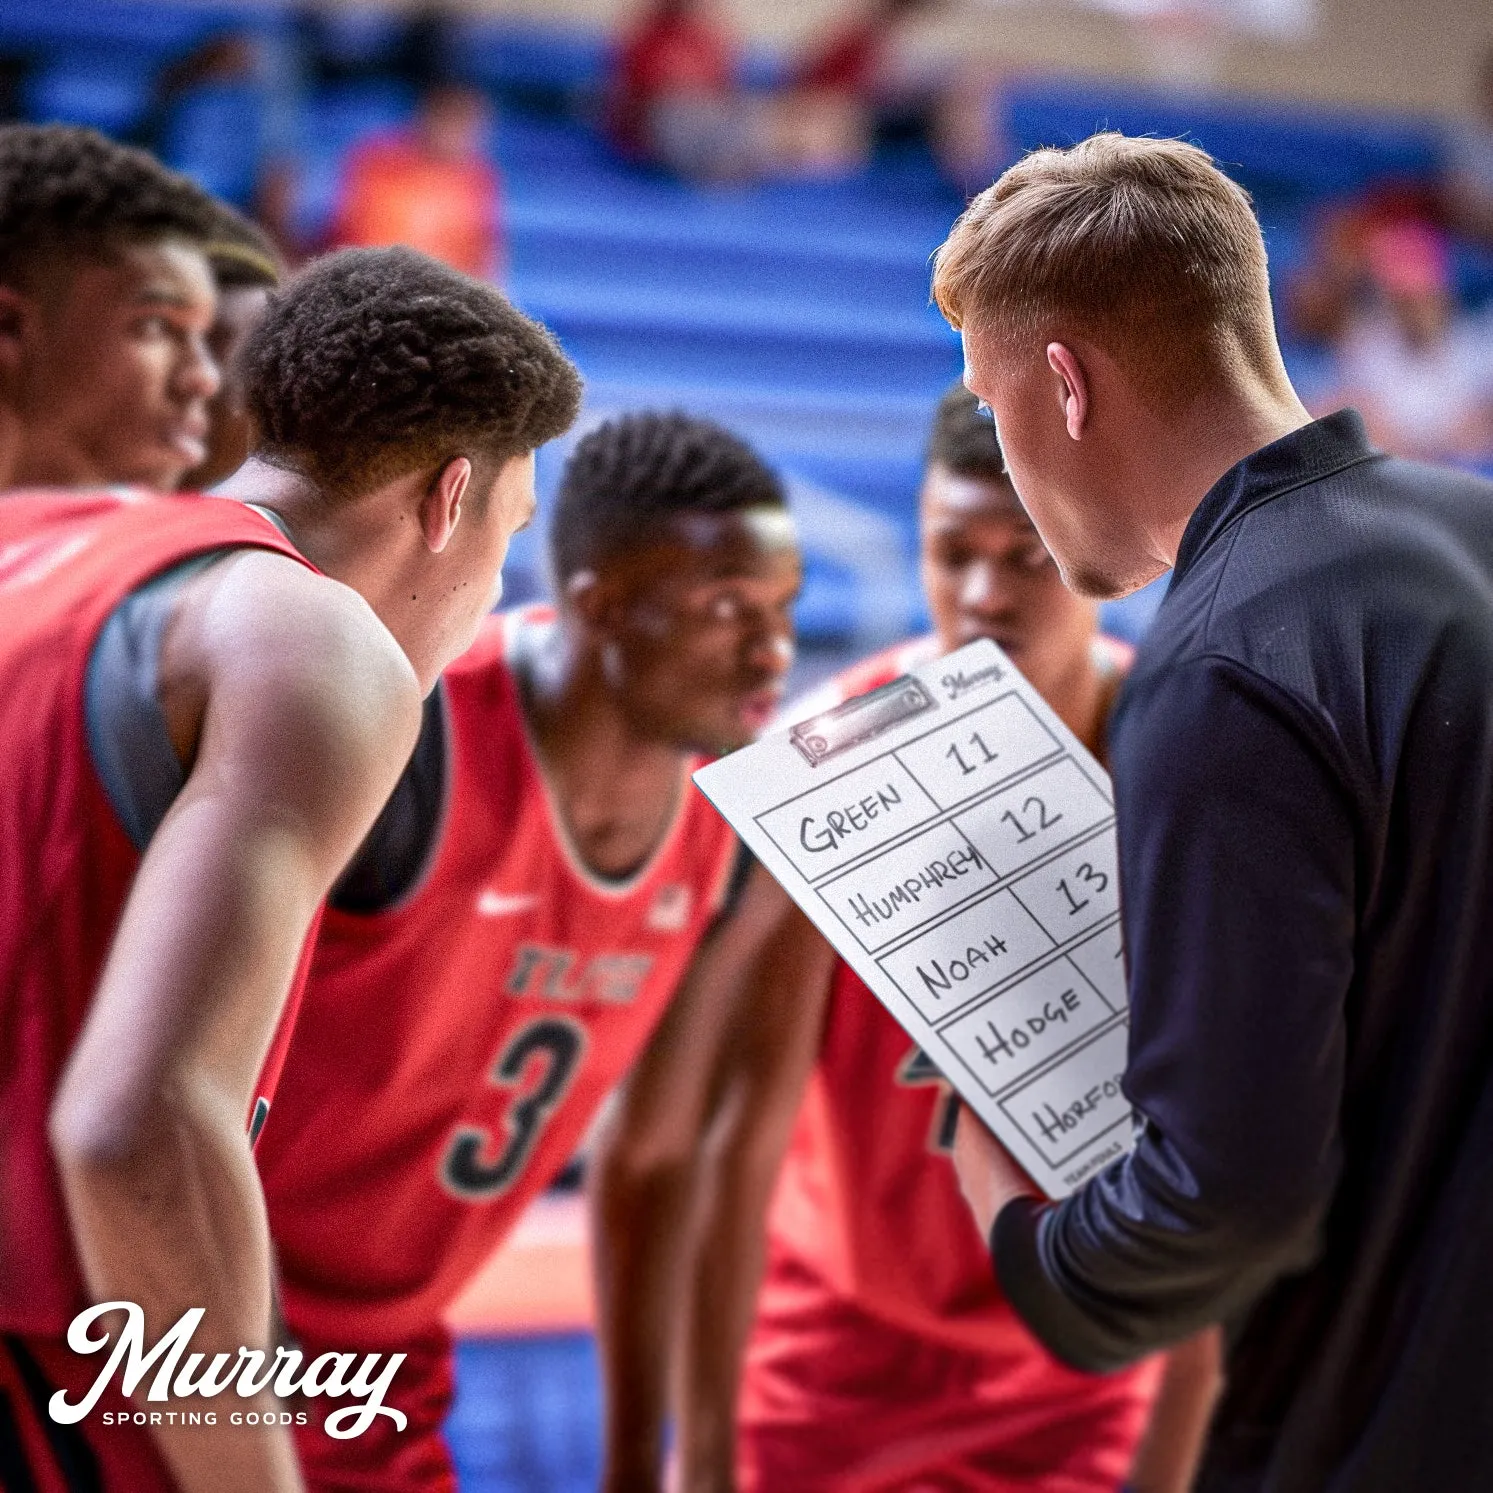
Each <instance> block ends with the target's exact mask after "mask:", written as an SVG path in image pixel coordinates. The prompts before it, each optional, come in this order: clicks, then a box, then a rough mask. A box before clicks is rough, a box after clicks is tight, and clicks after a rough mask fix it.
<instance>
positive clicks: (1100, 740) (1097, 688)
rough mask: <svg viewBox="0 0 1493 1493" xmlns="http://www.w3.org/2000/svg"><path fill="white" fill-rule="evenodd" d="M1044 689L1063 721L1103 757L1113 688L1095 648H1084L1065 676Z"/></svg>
mask: <svg viewBox="0 0 1493 1493" xmlns="http://www.w3.org/2000/svg"><path fill="white" fill-rule="evenodd" d="M1041 693H1042V698H1043V699H1044V700H1046V701H1047V703H1048V704H1049V705H1051V706H1052V708H1053V709H1054V710H1055V711H1057V713H1058V716H1059V718H1060V719H1061V720H1062V722H1063V724H1064V725H1065V726H1067V728H1068V729H1069V730H1070V731H1071V732H1072V733H1073V734H1074V735H1075V736H1076V737H1077V738H1078V739H1079V740H1080V741H1081V742H1082V743H1083V744H1084V745H1085V746H1086V747H1087V748H1088V749H1089V750H1090V751H1091V752H1092V753H1093V754H1094V755H1095V756H1096V757H1098V758H1100V760H1101V761H1102V760H1103V757H1104V750H1103V748H1104V739H1105V735H1106V731H1105V727H1106V725H1107V724H1108V716H1109V705H1110V700H1111V697H1112V693H1113V691H1112V690H1111V688H1110V682H1109V681H1108V680H1107V679H1105V677H1104V676H1103V675H1102V674H1101V673H1100V672H1099V669H1098V667H1097V666H1096V664H1095V663H1094V658H1093V652H1092V650H1091V649H1089V648H1086V649H1084V651H1083V654H1082V656H1081V657H1075V658H1074V660H1073V662H1072V664H1071V665H1070V667H1069V668H1068V669H1067V670H1066V671H1065V673H1064V674H1063V675H1062V677H1061V678H1059V679H1057V680H1055V681H1054V682H1053V683H1052V684H1050V685H1048V686H1047V687H1045V688H1044V689H1043V690H1042V691H1041Z"/></svg>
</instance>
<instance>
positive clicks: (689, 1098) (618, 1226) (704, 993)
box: [591, 867, 786, 1493]
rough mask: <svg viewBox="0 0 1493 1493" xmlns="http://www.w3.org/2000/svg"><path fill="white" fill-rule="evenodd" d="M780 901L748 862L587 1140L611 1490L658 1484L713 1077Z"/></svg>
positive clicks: (783, 901)
mask: <svg viewBox="0 0 1493 1493" xmlns="http://www.w3.org/2000/svg"><path fill="white" fill-rule="evenodd" d="M785 904H786V899H785V898H784V897H783V895H782V893H781V892H780V891H779V890H778V888H777V886H776V884H775V883H774V882H773V881H772V879H771V878H770V877H768V876H767V875H766V874H765V873H764V872H762V871H761V870H760V868H756V867H754V868H753V869H752V871H751V873H750V874H749V876H748V877H747V880H746V884H745V886H744V888H743V890H742V892H741V893H740V895H739V897H738V898H737V900H736V902H735V904H734V905H733V906H732V908H731V909H730V910H729V912H727V913H726V914H725V915H723V916H722V918H721V919H720V920H719V921H718V923H717V925H716V927H715V928H714V929H713V930H712V931H711V934H710V935H709V937H708V938H707V939H706V940H705V942H704V943H703V944H702V945H701V947H700V949H699V951H698V953H697V954H696V956H695V959H694V961H693V963H692V964H691V967H690V969H689V972H688V973H687V974H686V976H685V978H684V980H683V981H682V982H681V985H680V988H679V991H678V993H677V994H676V995H675V997H674V999H673V1001H672V1002H671V1003H670V1006H669V1009H668V1012H667V1013H666V1014H665V1016H664V1019H663V1021H662V1022H661V1023H660V1024H659V1027H658V1030H657V1031H656V1032H655V1033H654V1035H653V1038H652V1040H651V1041H650V1042H649V1045H648V1047H647V1048H646V1049H645V1050H644V1052H643V1055H642V1057H641V1058H640V1060H639V1061H638V1063H637V1064H636V1065H635V1067H634V1068H633V1071H632V1073H631V1074H630V1075H629V1077H628V1079H627V1082H626V1083H625V1084H624V1085H623V1087H622V1089H621V1090H620V1091H619V1094H618V1097H617V1102H616V1104H615V1106H614V1108H613V1109H612V1111H611V1113H610V1115H609V1117H608V1121H607V1123H606V1125H605V1127H604V1128H603V1131H602V1134H601V1135H600V1137H599V1141H598V1145H597V1150H596V1154H595V1157H594V1160H593V1165H592V1187H591V1196H592V1207H593V1213H594V1225H595V1227H594V1230H593V1233H594V1247H595V1259H596V1271H597V1301H598V1311H599V1328H600V1338H601V1352H602V1367H603V1372H604V1375H605V1380H606V1386H607V1424H606V1474H605V1478H604V1483H605V1486H606V1487H607V1488H608V1489H610V1490H613V1493H620V1490H623V1489H628V1490H635V1489H656V1488H657V1487H658V1486H659V1476H660V1466H661V1458H662V1446H663V1423H664V1416H665V1411H666V1408H667V1400H668V1383H669V1375H670V1370H671V1359H672V1356H673V1346H672V1345H673V1342H674V1324H675V1323H676V1322H677V1321H678V1318H679V1314H680V1310H681V1307H682V1305H683V1293H684V1281H685V1279H686V1274H687V1272H688V1270H689V1268H690V1259H691V1247H690V1242H689V1227H690V1219H691V1217H692V1213H693V1208H694V1202H695V1197H696V1192H697V1189H698V1185H699V1182H700V1162H701V1155H702V1147H703V1140H704V1134H705V1128H706V1125H707V1123H708V1118H709V1112H710V1106H711V1102H712V1094H713V1089H714V1082H713V1081H714V1078H715V1075H716V1072H717V1070H718V1068H719V1066H720V1063H721V1057H722V1053H723V1052H724V1051H725V1050H726V1049H727V1046H728V1044H729V1043H730V1039H731V1034H732V1031H733V1028H734V1026H735V1024H736V1023H735V1018H734V1008H735V1006H736V1004H737V1002H738V1000H739V999H740V996H741V993H742V990H743V982H744V980H745V977H746V975H747V972H748V971H749V970H750V969H751V968H752V965H753V961H754V960H755V958H756V956H757V955H758V953H759V952H760V950H761V948H762V946H763V943H764V941H765V940H766V939H767V938H768V937H770V936H771V935H772V933H773V931H774V929H775V928H776V927H777V925H778V924H779V922H780V921H781V920H782V918H783V915H784V908H785Z"/></svg>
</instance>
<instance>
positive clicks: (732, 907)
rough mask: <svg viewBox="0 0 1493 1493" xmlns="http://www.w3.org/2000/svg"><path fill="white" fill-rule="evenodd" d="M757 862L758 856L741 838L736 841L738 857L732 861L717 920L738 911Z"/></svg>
mask: <svg viewBox="0 0 1493 1493" xmlns="http://www.w3.org/2000/svg"><path fill="white" fill-rule="evenodd" d="M756 864H757V857H756V856H755V855H753V854H752V852H751V851H750V850H748V849H747V848H746V846H745V845H744V844H742V842H741V841H740V840H738V841H737V842H736V858H735V860H733V861H732V862H731V876H730V879H729V880H728V881H727V882H726V890H725V892H724V893H723V894H722V896H721V906H720V911H719V912H717V913H716V921H717V922H719V921H720V920H721V919H722V918H726V917H729V916H730V915H731V914H732V913H733V912H735V911H736V907H737V904H738V903H739V902H740V901H741V898H742V894H743V893H744V892H745V891H746V884H747V882H749V881H750V880H751V879H752V868H753V867H754V866H755V865H756Z"/></svg>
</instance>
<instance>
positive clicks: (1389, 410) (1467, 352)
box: [1332, 222, 1493, 463]
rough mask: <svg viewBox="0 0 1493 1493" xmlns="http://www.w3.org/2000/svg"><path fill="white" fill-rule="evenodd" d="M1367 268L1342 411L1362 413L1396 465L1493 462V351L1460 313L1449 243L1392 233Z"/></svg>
mask: <svg viewBox="0 0 1493 1493" xmlns="http://www.w3.org/2000/svg"><path fill="white" fill-rule="evenodd" d="M1365 264H1366V271H1367V287H1366V291H1367V300H1366V304H1365V305H1364V307H1363V309H1362V310H1360V311H1357V312H1355V313H1353V314H1351V315H1350V317H1349V319H1348V321H1347V324H1346V327H1345V328H1344V331H1343V333H1342V337H1341V342H1340V345H1339V362H1338V376H1339V388H1338V390H1337V391H1336V397H1335V398H1334V400H1333V401H1332V404H1333V406H1334V407H1336V406H1337V405H1340V404H1352V405H1355V406H1356V407H1357V408H1358V409H1360V410H1361V411H1362V412H1363V415H1364V418H1365V420H1366V421H1367V422H1368V427H1369V432H1370V435H1371V436H1372V437H1373V439H1374V441H1375V442H1376V443H1377V444H1378V445H1380V446H1383V447H1384V448H1385V449H1386V450H1388V451H1391V452H1393V453H1394V454H1395V455H1398V456H1414V457H1425V458H1430V459H1444V460H1459V461H1469V462H1474V463H1482V462H1487V461H1489V460H1493V349H1490V347H1489V339H1488V337H1487V333H1486V329H1484V328H1482V327H1480V326H1479V325H1478V323H1477V321H1475V320H1474V319H1473V318H1471V317H1469V316H1467V315H1465V314H1464V313H1462V312H1461V311H1460V310H1459V308H1458V306H1457V302H1456V299H1455V296H1454V294H1453V288H1452V275H1451V252H1450V248H1449V245H1448V243H1447V240H1446V238H1445V236H1444V235H1443V234H1441V233H1440V232H1439V231H1438V230H1436V229H1434V228H1431V227H1428V226H1427V225H1425V224H1422V223H1413V222H1403V223H1391V224H1385V225H1382V226H1380V227H1378V228H1376V229H1375V230H1373V232H1372V233H1371V234H1370V235H1369V238H1368V240H1367V244H1366V254H1365Z"/></svg>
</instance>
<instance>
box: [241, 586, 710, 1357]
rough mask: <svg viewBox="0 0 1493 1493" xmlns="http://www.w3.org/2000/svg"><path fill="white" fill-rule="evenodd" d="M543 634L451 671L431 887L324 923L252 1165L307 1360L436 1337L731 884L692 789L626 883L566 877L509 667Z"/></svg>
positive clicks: (498, 644)
mask: <svg viewBox="0 0 1493 1493" xmlns="http://www.w3.org/2000/svg"><path fill="white" fill-rule="evenodd" d="M540 620H541V614H538V613H536V612H535V611H532V610H531V611H526V612H517V613H510V614H508V615H506V616H504V617H495V618H492V619H490V620H489V622H488V623H487V625H486V626H485V627H484V630H483V632H482V634H481V636H480V637H479V639H478V641H477V643H476V644H475V645H474V646H473V647H472V649H471V650H470V651H469V652H468V653H466V654H465V655H464V656H463V657H462V658H461V659H459V660H458V661H457V662H456V663H455V664H453V665H452V666H451V667H450V668H449V669H447V671H446V673H445V675H444V676H443V677H444V681H445V685H444V688H445V695H446V707H447V721H448V726H449V730H448V733H447V742H448V763H449V772H448V777H447V785H446V791H447V797H446V805H445V811H444V812H445V817H444V825H443V829H442V833H441V837H440V843H439V846H438V848H437V850H436V851H435V855H434V859H433V862H432V864H431V865H430V866H429V867H428V868H427V871H426V873H425V877H424V879H423V881H422V882H421V883H420V885H419V886H418V887H417V888H416V889H415V890H414V892H413V893H411V894H410V895H409V896H408V897H407V898H406V899H405V901H404V902H403V903H401V904H400V905H397V906H396V907H394V908H392V909H390V910H387V911H382V912H378V913H374V914H371V915H357V914H352V913H347V912H343V911H340V910H338V909H337V908H335V907H331V908H328V910H327V913H326V916H325V920H324V921H323V924H322V929H321V935H320V938H319V941H318V945H317V949H316V954H315V957H314V960H313V965H312V973H311V980H310V983H309V985H308V987H307V991H306V998H305V1001H304V1002H303V1004H302V1008H301V1018H300V1022H299V1024H298V1026H297V1028H296V1033H295V1039H294V1042H293V1043H292V1046H291V1052H290V1058H289V1062H288V1064H287V1067H286V1072H285V1077H284V1081H283V1082H282V1084H281V1086H280V1090H279V1093H278V1095H277V1097H276V1101H275V1113H274V1120H273V1123H272V1124H271V1125H270V1127H269V1129H268V1130H267V1131H266V1132H265V1137H264V1141H263V1143H262V1144H261V1145H260V1148H259V1152H258V1157H259V1166H260V1173H261V1175H262V1177H263V1178H264V1182H265V1191H266V1195H267V1197H268V1199H269V1206H270V1224H271V1229H272V1231H273V1233H274V1236H275V1244H276V1251H277V1257H278V1260H279V1265H280V1271H281V1284H282V1296H283V1304H284V1310H285V1316H286V1320H287V1322H288V1323H289V1325H290V1327H291V1329H292V1330H293V1331H295V1332H296V1333H298V1334H301V1335H303V1336H304V1337H305V1338H306V1340H307V1341H308V1343H313V1344H320V1343H326V1344H330V1345H333V1346H336V1347H341V1346H342V1344H343V1343H344V1342H347V1343H361V1344H369V1345H377V1344H387V1345H389V1346H390V1347H391V1348H393V1349H398V1348H400V1347H401V1346H402V1344H403V1343H404V1342H406V1341H409V1340H411V1339H413V1338H415V1337H416V1336H418V1335H419V1334H420V1333H421V1332H422V1330H423V1331H427V1332H428V1331H429V1329H430V1328H431V1326H432V1325H433V1324H435V1323H437V1322H438V1321H439V1319H440V1317H441V1315H442V1313H443V1312H444V1311H445V1309H446V1307H447V1306H448V1305H449V1304H450V1302H451V1301H452V1299H453V1298H454V1297H455V1296H456V1295H457V1293H458V1292H459V1291H460V1289H461V1288H462V1286H463V1285H464V1284H465V1283H466V1281H467V1280H468V1279H469V1278H470V1277H471V1275H472V1274H473V1273H474V1272H475V1271H476V1270H477V1268H478V1267H479V1266H480V1265H481V1264H482V1263H483V1262H484V1261H485V1260H486V1259H487V1257H488V1255H489V1254H490V1253H491V1252H492V1250H493V1248H494V1247H495V1246H496V1245H497V1244H498V1242H499V1241H500V1240H501V1239H502V1237H503V1235H504V1234H505V1233H506V1232H507V1230H508V1229H509V1228H511V1226H512V1225H513V1223H514V1222H515V1221H516V1220H517V1218H518V1216H519V1214H520V1213H521V1212H522V1211H523V1209H524V1207H525V1205H526V1204H527V1203H528V1202H529V1201H530V1200H531V1199H532V1198H533V1197H534V1196H535V1194H536V1193H538V1192H539V1191H540V1190H541V1189H543V1188H544V1186H545V1185H546V1184H547V1183H548V1182H549V1181H550V1180H551V1179H552V1178H553V1177H554V1176H555V1175H556V1174H557V1173H558V1172H559V1171H560V1170H561V1169H562V1168H563V1167H564V1165H565V1164H566V1162H567V1161H568V1160H569V1158H570V1156H571V1155H572V1153H573V1152H574V1151H575V1148H576V1146H577V1144H578V1143H579V1141H580V1140H581V1137H582V1134H583V1133H584V1131H585V1129H586V1125H587V1123H588V1122H589V1121H590V1119H591V1117H592V1116H593V1114H594V1113H595V1112H596V1109H597V1107H598V1106H599V1105H600V1103H601V1101H602V1099H603V1098H604V1097H605V1095H606V1094H607V1092H608V1090H610V1089H611V1088H612V1086H613V1085H614V1084H615V1083H616V1082H617V1081H618V1080H619V1079H620V1078H621V1077H622V1075H623V1073H624V1072H625V1071H626V1070H627V1068H628V1067H629V1065H630V1064H631V1063H632V1061H633V1059H634V1057H635V1056H636V1055H637V1053H638V1051H639V1049H640V1048H641V1047H642V1046H643V1044H644V1042H645V1041H646V1039H647V1037H648V1036H649V1034H650V1033H651V1031H652V1030H653V1027H654V1025H655V1024H656V1022H657V1021H658V1019H659V1017H660V1016H661V1015H662V1013H663V1010H664V1008H665V1006H666V1005H667V1003H668V1001H669V998H670V996H671V995H672V994H673V992H674V989H675V987H676V985H677V984H678V982H679V978H680V976H681V975H682V974H683V972H684V969H685V966H686V964H687V963H688V961H689V959H690V956H691V955H692V954H693V952H694V950H695V947H696V945H697V944H698V943H699V941H700V938H701V935H702V934H703V933H704V932H705V929H706V927H707V926H708V924H709V923H710V921H711V918H712V917H713V916H714V913H715V911H716V909H717V907H718V906H719V903H720V899H721V897H722V896H723V894H724V891H725V888H726V885H727V883H728V881H729V876H730V870H731V865H732V859H733V850H734V840H733V837H732V835H731V832H730V830H729V829H728V828H727V826H726V824H725V822H724V821H723V820H722V819H721V818H720V817H719V816H718V815H717V814H716V813H715V811H714V810H713V809H712V808H711V807H710V805H709V804H708V803H707V802H706V801H705V800H704V798H702V797H701V796H700V794H699V793H698V792H697V790H696V789H695V788H694V785H693V784H692V783H691V782H690V781H689V779H688V777H687V776H686V775H685V774H683V773H681V778H680V789H679V802H678V806H677V809H676V812H675V815H674V818H673V821H672V823H671V824H670V826H669V828H668V831H667V832H666V834H665V836H664V838H663V841H662V843H661V844H660V845H659V847H658V849H657V850H656V851H655V852H654V854H653V855H652V856H651V857H650V858H649V860H648V861H647V863H646V865H644V866H643V867H642V868H641V869H640V870H639V871H638V872H637V873H636V874H635V875H633V876H632V877H630V878H629V879H628V880H626V881H625V882H605V881H600V880H598V879H597V878H596V877H595V876H593V875H591V874H590V873H589V872H588V871H587V870H586V869H585V868H584V866H583V865H582V864H581V863H580V861H579V859H578V857H577V855H576V853H575V851H574V850H573V849H572V848H571V846H570V844H569V842H568V840H567V837H566V833H565V830H564V828H563V827H562V824H561V821H560V818H559V815H558V813H557V811H556V807H555V804H554V802H553V800H552V798H551V795H550V791H549V788H548V786H547V784H546V782H545V778H544V775H543V772H542V770H541V768H540V766H539V763H538V761H537V759H536V757H535V754H534V750H533V747H532V745H531V743H530V739H529V735H528V729H527V727H526V725H525V721H524V715H523V710H522V706H521V704H520V699H519V692H518V686H517V681H516V679H515V676H514V673H513V670H512V668H511V666H510V663H509V651H510V648H511V647H512V645H513V642H514V641H515V639H516V637H517V635H518V633H519V631H520V629H522V628H524V627H529V626H535V625H538V624H539V623H540ZM691 765H698V764H691Z"/></svg>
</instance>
